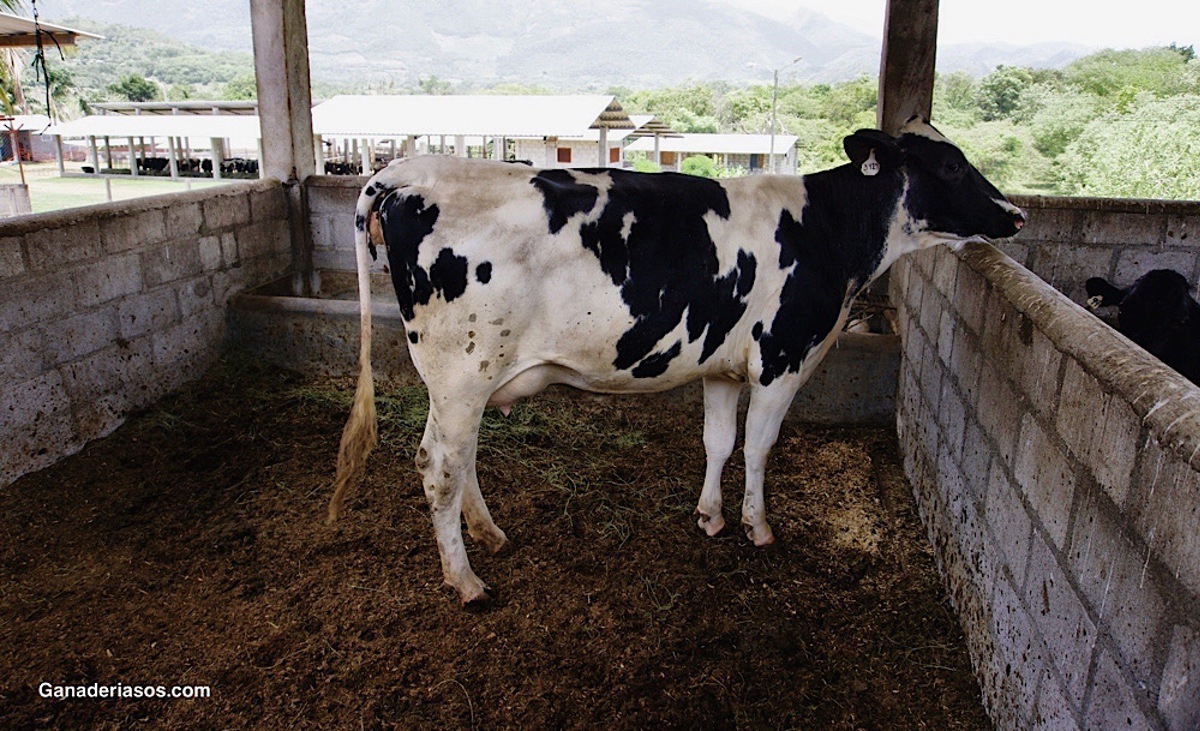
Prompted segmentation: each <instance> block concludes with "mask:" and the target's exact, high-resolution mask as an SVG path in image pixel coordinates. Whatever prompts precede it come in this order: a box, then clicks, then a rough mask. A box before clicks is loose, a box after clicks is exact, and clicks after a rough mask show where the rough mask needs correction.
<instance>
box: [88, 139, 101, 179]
mask: <svg viewBox="0 0 1200 731" xmlns="http://www.w3.org/2000/svg"><path fill="white" fill-rule="evenodd" d="M88 148H89V149H90V151H91V153H92V172H94V173H99V172H100V150H98V149H96V137H95V136H94V135H93V136H91V137H88Z"/></svg>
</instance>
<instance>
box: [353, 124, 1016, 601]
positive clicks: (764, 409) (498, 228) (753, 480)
mask: <svg viewBox="0 0 1200 731" xmlns="http://www.w3.org/2000/svg"><path fill="white" fill-rule="evenodd" d="M844 147H845V150H846V153H847V155H848V156H849V158H850V161H851V162H850V164H848V165H843V166H841V167H838V168H835V169H833V170H827V171H825V172H821V173H816V174H813V175H807V176H804V177H795V176H774V175H760V176H755V177H749V178H741V179H734V180H723V181H715V180H707V179H704V178H698V177H691V176H687V175H678V174H673V173H658V174H653V173H651V174H643V173H634V172H628V171H624V170H610V169H579V170H563V169H558V170H540V169H537V168H530V167H526V166H523V165H508V164H504V163H500V162H488V161H469V160H462V159H456V158H452V157H425V158H416V159H411V160H401V161H397V162H395V163H393V164H392V165H390V166H389V167H388V168H387V169H385V170H383V171H381V172H379V173H378V174H376V175H375V176H374V177H372V178H371V180H370V181H369V182H368V183H367V184H366V186H365V187H364V188H363V191H362V195H361V196H360V197H359V200H358V207H357V217H356V225H357V239H356V240H357V255H358V281H359V298H360V299H359V301H360V306H361V312H362V344H361V353H360V357H361V364H362V365H361V372H360V375H359V381H358V391H357V393H356V395H355V398H354V406H353V409H352V413H351V417H350V420H349V422H348V423H347V425H346V429H345V432H344V433H343V436H342V444H341V449H340V451H339V455H338V476H337V481H336V488H335V492H334V497H333V499H332V501H331V502H330V506H329V517H330V520H331V521H332V520H334V519H335V518H336V517H337V514H338V511H339V510H340V506H341V501H342V498H343V495H344V492H345V490H346V487H347V485H348V484H349V483H350V482H351V481H352V480H354V479H356V476H357V474H358V473H359V472H360V470H361V468H362V465H363V463H364V461H365V459H366V454H367V452H368V451H369V450H370V448H371V447H372V446H373V445H374V444H375V441H376V434H375V411H374V385H373V383H372V375H371V358H370V355H371V350H370V348H371V345H370V333H371V313H370V292H369V276H368V273H369V270H368V268H369V265H370V261H369V258H368V256H369V254H368V251H370V255H374V253H375V246H374V241H373V240H371V239H370V237H369V235H368V229H369V228H372V229H373V228H374V223H373V216H374V215H375V214H376V213H378V217H379V223H380V228H381V230H382V239H383V241H384V242H385V243H386V245H387V256H388V261H389V263H390V267H391V276H392V281H393V283H394V285H395V289H396V296H397V298H398V300H399V304H400V312H401V315H402V316H403V319H404V324H405V330H406V332H407V336H408V341H409V352H410V354H411V355H412V361H413V364H414V365H415V366H416V369H417V371H418V372H419V373H420V375H421V378H422V379H423V380H424V381H425V384H426V385H427V386H428V388H429V419H428V421H427V422H426V426H425V435H424V437H423V438H422V439H421V445H420V448H419V449H418V450H417V455H416V465H417V468H418V470H419V471H420V472H421V475H422V477H423V482H424V488H425V495H426V497H427V499H428V501H429V504H430V508H431V512H432V515H433V524H434V529H435V533H436V536H437V544H438V551H439V553H440V556H441V562H442V571H443V574H444V577H445V580H446V583H447V584H449V585H450V586H452V587H454V588H455V589H456V590H457V591H458V594H459V597H460V598H461V600H462V601H463V602H464V603H467V602H473V601H476V600H482V599H486V598H487V596H488V593H487V592H488V589H487V587H486V586H485V585H484V583H483V582H482V581H480V580H479V578H478V577H476V575H475V573H474V572H473V571H472V570H471V567H470V565H469V563H468V561H467V553H466V550H465V547H464V545H463V539H462V533H461V527H460V518H461V517H462V516H465V517H466V521H467V528H468V532H469V533H470V535H471V536H472V538H474V539H475V540H477V541H479V542H480V543H482V544H483V545H484V546H485V547H486V548H487V549H489V550H491V551H498V550H500V548H501V547H502V546H504V544H505V542H506V538H505V535H504V533H503V532H502V531H501V530H500V529H499V528H497V527H496V525H495V523H493V522H492V518H491V516H490V515H489V513H488V509H487V506H486V505H485V504H484V501H483V497H482V496H481V494H480V491H479V483H478V480H477V478H476V474H475V455H476V440H477V437H478V430H479V422H480V418H481V416H482V414H483V410H484V408H485V407H486V406H496V407H499V408H500V409H502V410H507V409H508V408H509V407H510V406H511V405H512V403H513V402H514V401H516V400H518V399H521V398H524V397H526V396H530V395H532V394H535V393H538V392H539V391H541V390H542V389H544V388H546V387H547V386H549V385H551V384H566V385H570V386H574V387H576V388H579V389H582V390H586V391H594V392H601V393H622V392H648V391H661V390H665V389H669V388H673V387H675V386H678V385H680V384H682V383H686V382H688V381H692V380H695V379H703V380H704V446H705V451H706V453H707V457H708V462H707V471H706V474H705V478H704V486H703V490H702V492H701V495H700V501H699V505H698V507H697V511H696V512H697V516H698V521H699V526H700V527H701V528H702V529H704V531H705V532H707V533H708V534H709V535H713V534H716V533H717V532H718V531H720V530H721V528H722V527H723V526H724V518H723V516H722V510H721V487H720V478H721V470H722V467H723V466H724V464H725V461H726V459H727V458H728V457H729V456H730V454H731V453H732V451H733V446H734V439H735V436H736V433H737V423H736V422H737V405H738V394H739V392H740V391H741V389H742V388H743V384H749V388H750V406H749V411H748V413H747V416H746V434H745V447H744V451H745V461H746V491H745V499H744V501H743V503H742V524H743V526H744V528H745V531H746V534H747V536H748V537H749V538H750V539H751V540H752V541H753V542H754V543H755V544H757V545H765V544H767V543H770V542H771V541H772V540H773V537H772V533H771V529H770V527H769V526H768V525H767V521H766V515H765V509H764V504H763V470H764V467H765V464H766V459H767V454H768V452H769V450H770V449H771V447H772V446H773V445H774V443H775V439H776V437H777V435H778V433H779V427H780V422H781V420H782V419H783V416H784V413H785V412H786V411H787V409H788V406H789V405H790V404H791V402H792V398H793V396H794V395H795V393H796V390H797V389H798V388H799V387H800V386H801V384H803V383H804V381H805V380H806V379H807V378H808V377H809V376H810V375H811V374H812V372H813V370H814V369H815V368H816V366H817V364H818V363H819V362H820V360H821V358H822V357H823V356H824V355H825V352H826V351H827V350H828V349H829V347H830V346H831V345H832V344H833V342H834V340H835V339H836V338H837V336H838V332H839V331H840V330H841V327H842V324H843V323H844V321H845V319H846V314H847V312H848V310H849V307H850V304H851V302H852V301H853V300H854V297H855V296H856V295H857V294H858V293H859V292H861V291H862V290H863V289H864V288H865V287H866V286H867V285H868V284H869V283H870V282H871V281H872V280H873V279H875V278H876V277H877V276H879V275H880V274H881V273H882V272H883V271H885V270H886V269H887V268H888V267H889V266H890V265H891V264H892V262H894V261H895V260H896V259H897V258H898V257H899V256H901V255H903V254H904V253H906V252H910V251H916V250H918V249H923V248H926V247H929V246H933V245H935V244H942V243H948V244H952V245H961V244H962V243H963V242H966V241H975V240H985V239H994V238H1001V237H1008V236H1012V235H1013V234H1015V233H1016V232H1017V231H1018V230H1019V229H1020V228H1021V226H1022V224H1023V223H1024V221H1025V219H1024V215H1023V214H1022V212H1021V211H1020V209H1018V208H1017V207H1016V206H1014V205H1012V204H1011V203H1009V202H1008V201H1007V200H1005V198H1004V196H1002V195H1001V194H1000V193H999V192H998V191H997V190H996V189H995V188H994V187H993V186H992V185H991V184H990V183H989V182H988V181H987V180H985V179H984V178H983V176H982V175H980V174H979V172H978V171H977V170H976V169H975V168H974V167H972V166H971V164H970V163H968V162H967V160H966V158H965V157H963V154H962V152H960V151H959V150H958V148H957V147H955V146H954V145H953V144H951V143H950V142H949V141H948V140H946V139H945V138H944V137H942V135H941V134H939V133H938V132H937V131H936V130H935V129H934V128H933V127H931V126H929V125H928V124H926V123H925V122H924V121H922V120H920V119H917V118H914V119H913V120H910V121H909V123H908V124H907V125H906V126H905V127H904V129H903V131H902V133H901V134H900V136H899V137H892V136H890V135H887V134H884V133H882V132H879V131H876V130H860V131H858V132H856V133H855V134H853V135H851V136H849V137H847V138H846V139H845V141H844Z"/></svg>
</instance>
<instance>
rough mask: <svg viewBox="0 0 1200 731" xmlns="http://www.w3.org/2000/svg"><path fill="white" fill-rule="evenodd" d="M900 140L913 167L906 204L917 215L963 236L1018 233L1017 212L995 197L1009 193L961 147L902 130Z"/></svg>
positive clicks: (933, 228)
mask: <svg viewBox="0 0 1200 731" xmlns="http://www.w3.org/2000/svg"><path fill="white" fill-rule="evenodd" d="M899 142H900V144H901V145H902V146H903V148H904V160H905V163H906V165H907V166H908V171H909V187H908V193H907V196H906V198H905V206H906V208H907V209H908V212H909V214H910V215H911V216H912V217H913V218H914V219H919V220H924V221H927V222H928V224H929V230H931V231H940V232H945V233H950V234H954V235H956V236H961V237H964V238H966V237H970V236H976V235H979V234H982V235H984V236H987V237H989V238H993V239H998V238H1004V237H1007V236H1012V235H1014V234H1015V233H1017V231H1018V229H1017V227H1016V225H1014V215H1013V212H1012V211H1008V210H1005V209H1004V208H1002V207H1001V206H999V205H998V204H997V203H996V202H995V201H997V200H1003V199H1004V196H1003V195H1001V193H1000V191H998V190H996V187H995V186H994V185H992V184H991V183H990V182H988V180H987V179H986V178H984V177H983V175H981V174H980V173H979V171H978V170H976V169H975V167H974V166H973V165H971V163H969V162H967V159H966V157H964V156H963V154H962V151H961V150H959V149H958V148H957V147H955V146H954V145H952V144H950V143H949V142H941V141H938V140H931V139H929V138H928V137H922V136H921V135H912V134H907V135H902V136H901V137H900V140H899ZM1022 220H1024V219H1022Z"/></svg>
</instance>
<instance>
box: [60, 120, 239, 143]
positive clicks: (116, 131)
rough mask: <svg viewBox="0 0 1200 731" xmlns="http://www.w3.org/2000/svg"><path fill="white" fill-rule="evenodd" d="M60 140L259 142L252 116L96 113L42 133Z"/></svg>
mask: <svg viewBox="0 0 1200 731" xmlns="http://www.w3.org/2000/svg"><path fill="white" fill-rule="evenodd" d="M42 134H46V135H62V136H63V137H93V136H94V137H195V138H204V137H233V138H237V139H258V137H259V135H260V132H259V127H258V116H257V115H251V114H98V115H91V116H88V117H83V118H82V119H76V120H73V121H70V122H63V123H61V124H56V125H54V126H52V127H50V128H48V129H46V130H43V131H42Z"/></svg>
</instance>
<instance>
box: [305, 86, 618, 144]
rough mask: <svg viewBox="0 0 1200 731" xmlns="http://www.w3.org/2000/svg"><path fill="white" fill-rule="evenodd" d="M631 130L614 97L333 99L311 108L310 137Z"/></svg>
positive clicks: (574, 134)
mask: <svg viewBox="0 0 1200 731" xmlns="http://www.w3.org/2000/svg"><path fill="white" fill-rule="evenodd" d="M633 126H634V125H633V122H632V121H630V119H629V115H627V114H626V113H625V110H624V109H622V108H621V105H620V103H619V102H617V100H616V97H612V96H600V95H591V96H532V95H531V96H499V95H463V96H422V95H410V96H335V97H334V98H332V99H330V100H329V101H326V102H322V103H321V104H318V105H316V106H315V107H313V132H314V133H315V134H319V135H325V136H339V137H341V136H344V137H408V136H423V135H445V136H447V137H458V136H464V137H465V136H482V137H505V138H518V137H520V138H530V137H582V136H583V135H586V134H587V133H588V130H592V129H594V130H597V135H598V134H599V130H601V129H604V130H610V129H611V130H620V129H628V130H632V129H633ZM598 139H599V137H598V136H597V140H598Z"/></svg>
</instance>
